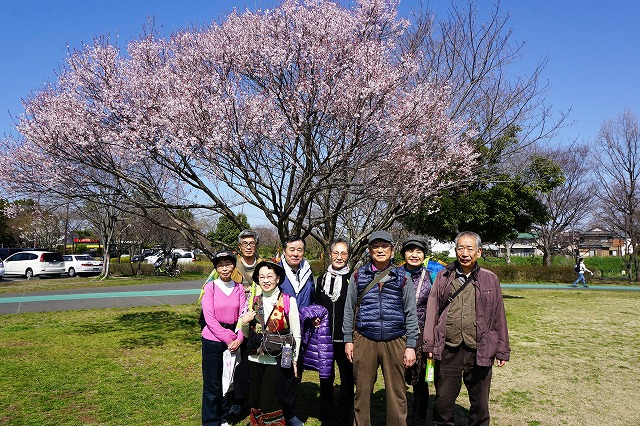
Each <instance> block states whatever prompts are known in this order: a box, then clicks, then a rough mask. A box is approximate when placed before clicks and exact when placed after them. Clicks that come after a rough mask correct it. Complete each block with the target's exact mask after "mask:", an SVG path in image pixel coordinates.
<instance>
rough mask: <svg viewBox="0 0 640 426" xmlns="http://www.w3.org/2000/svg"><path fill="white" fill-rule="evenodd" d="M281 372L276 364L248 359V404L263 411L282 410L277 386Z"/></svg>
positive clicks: (279, 383)
mask: <svg viewBox="0 0 640 426" xmlns="http://www.w3.org/2000/svg"><path fill="white" fill-rule="evenodd" d="M281 381H282V373H281V372H280V367H278V366H277V365H268V364H260V363H258V362H253V361H249V382H250V383H251V386H249V406H250V407H251V408H254V409H260V410H262V412H263V413H272V412H274V411H279V410H282V406H281V404H280V399H279V387H280V385H281Z"/></svg>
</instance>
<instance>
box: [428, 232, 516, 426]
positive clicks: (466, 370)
mask: <svg viewBox="0 0 640 426" xmlns="http://www.w3.org/2000/svg"><path fill="white" fill-rule="evenodd" d="M481 247H482V246H481V240H480V236H479V235H478V234H476V233H475V232H461V233H460V234H458V236H457V237H456V239H455V250H456V259H457V260H456V261H455V262H454V263H452V264H450V265H448V266H447V267H446V268H445V269H443V270H442V271H440V272H439V273H438V276H437V277H436V279H435V282H434V283H433V288H432V289H431V293H430V294H429V300H428V302H427V316H426V322H425V326H424V335H423V339H424V342H423V345H422V351H423V352H426V353H427V354H428V355H429V357H431V356H433V357H434V359H435V380H434V385H435V388H436V398H435V402H434V406H433V425H434V426H444V425H446V426H453V425H454V416H453V412H454V407H455V404H456V398H457V397H458V394H459V393H460V388H461V386H462V382H464V384H465V386H466V388H467V391H468V394H469V402H470V408H469V422H468V424H469V425H470V426H480V425H483V426H486V425H489V390H490V387H491V376H492V373H493V364H494V362H495V363H496V364H497V365H498V367H502V366H504V365H505V364H506V362H507V361H509V355H510V353H511V349H510V347H509V333H508V331H507V318H506V314H505V309H504V302H503V298H502V290H501V289H500V282H499V281H498V277H497V276H496V275H495V274H494V273H493V272H491V271H489V270H487V269H484V268H480V267H479V266H478V258H479V257H480V255H481V254H482V248H481ZM460 379H462V380H460Z"/></svg>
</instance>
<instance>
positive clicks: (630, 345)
mask: <svg viewBox="0 0 640 426" xmlns="http://www.w3.org/2000/svg"><path fill="white" fill-rule="evenodd" d="M505 304H506V309H507V315H508V321H509V329H510V337H511V348H512V359H511V362H509V363H507V365H506V366H505V367H503V368H495V369H494V376H493V377H494V378H493V383H492V391H491V411H492V425H504V426H506V425H572V426H573V425H595V424H607V425H635V424H640V406H639V404H638V403H637V397H638V395H639V394H640V392H639V390H640V385H639V383H640V369H639V368H638V364H639V362H640V351H639V350H638V349H639V348H640V319H639V318H638V312H640V293H637V292H608V291H598V292H594V291H583V290H573V291H556V290H508V291H505ZM198 312H199V311H198V307H197V306H195V305H183V306H159V307H149V308H126V309H105V310H91V311H68V312H55V313H25V314H19V315H2V316H0V359H2V361H1V362H0V378H1V379H0V424H2V425H33V424H46V425H53V424H55V425H58V424H64V425H83V424H87V425H98V424H105V425H138V424H140V425H180V424H191V425H195V424H198V423H199V422H200V398H201V371H200V338H199V328H198V325H197V321H196V319H197V314H198ZM317 377H318V376H317V373H314V372H305V375H304V378H303V384H302V390H301V394H300V399H299V407H298V412H299V415H300V417H302V418H303V419H305V420H306V421H307V424H309V425H318V424H319V422H318V421H317V420H316V419H317V414H318V413H317V407H318V404H317V403H316V400H317V394H318V385H317ZM409 400H410V401H411V395H410V398H409ZM373 401H374V402H373V404H374V406H373V407H372V417H373V420H374V424H377V425H381V424H384V414H383V413H384V391H383V386H382V379H381V377H380V380H379V382H378V387H377V389H376V392H375V395H374V398H373ZM458 405H459V406H458V410H457V414H462V415H464V414H466V409H467V408H468V403H467V401H466V394H465V393H464V392H463V394H462V395H461V397H460V398H459V399H458ZM465 420H466V419H464V418H462V416H458V418H457V422H456V424H457V425H463V424H466V422H465ZM241 423H242V424H246V421H244V420H243V421H242V422H241ZM409 423H410V424H411V423H412V422H411V421H410V422H409ZM427 424H430V423H427Z"/></svg>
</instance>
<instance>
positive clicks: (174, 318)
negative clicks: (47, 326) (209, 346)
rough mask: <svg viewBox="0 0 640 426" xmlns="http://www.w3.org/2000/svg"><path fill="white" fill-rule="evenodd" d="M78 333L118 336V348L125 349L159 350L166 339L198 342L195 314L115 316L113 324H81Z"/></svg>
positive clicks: (144, 313) (145, 312)
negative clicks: (119, 335) (119, 337)
mask: <svg viewBox="0 0 640 426" xmlns="http://www.w3.org/2000/svg"><path fill="white" fill-rule="evenodd" d="M77 330H78V332H79V333H82V334H112V333H118V334H121V335H122V337H121V339H120V345H121V346H122V347H123V348H127V349H133V348H136V347H158V346H162V345H164V344H165V343H166V342H167V341H169V340H172V341H174V340H181V341H183V342H185V343H190V344H196V343H199V342H200V333H199V331H200V326H199V325H198V317H197V316H196V313H195V312H194V313H193V314H188V313H186V314H178V313H175V312H169V311H144V312H131V313H125V314H122V315H119V316H117V317H116V318H115V321H109V322H94V323H87V324H82V325H79V326H78V327H77Z"/></svg>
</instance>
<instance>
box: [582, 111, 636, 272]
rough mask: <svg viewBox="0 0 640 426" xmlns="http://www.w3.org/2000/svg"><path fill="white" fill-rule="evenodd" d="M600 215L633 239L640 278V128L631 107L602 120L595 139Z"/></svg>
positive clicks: (630, 264)
mask: <svg viewBox="0 0 640 426" xmlns="http://www.w3.org/2000/svg"><path fill="white" fill-rule="evenodd" d="M594 149H595V152H597V153H598V155H595V156H593V158H594V173H595V175H596V177H597V185H598V192H597V196H598V200H599V203H598V211H597V214H598V217H599V218H600V220H601V221H602V223H604V224H607V225H608V227H609V228H610V229H612V230H614V231H617V232H618V233H619V234H620V235H622V236H626V237H627V238H629V241H630V247H629V248H630V256H629V262H628V272H629V274H628V276H629V281H631V280H634V281H638V276H639V269H640V268H639V267H640V265H639V262H638V250H640V131H639V129H638V118H637V116H636V115H635V114H634V113H633V112H632V111H631V110H629V109H626V110H625V111H624V112H622V113H621V114H619V115H618V117H617V118H616V119H611V120H607V121H605V122H604V123H603V124H602V127H601V129H600V133H599V135H598V137H597V138H596V140H595V143H594Z"/></svg>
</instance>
